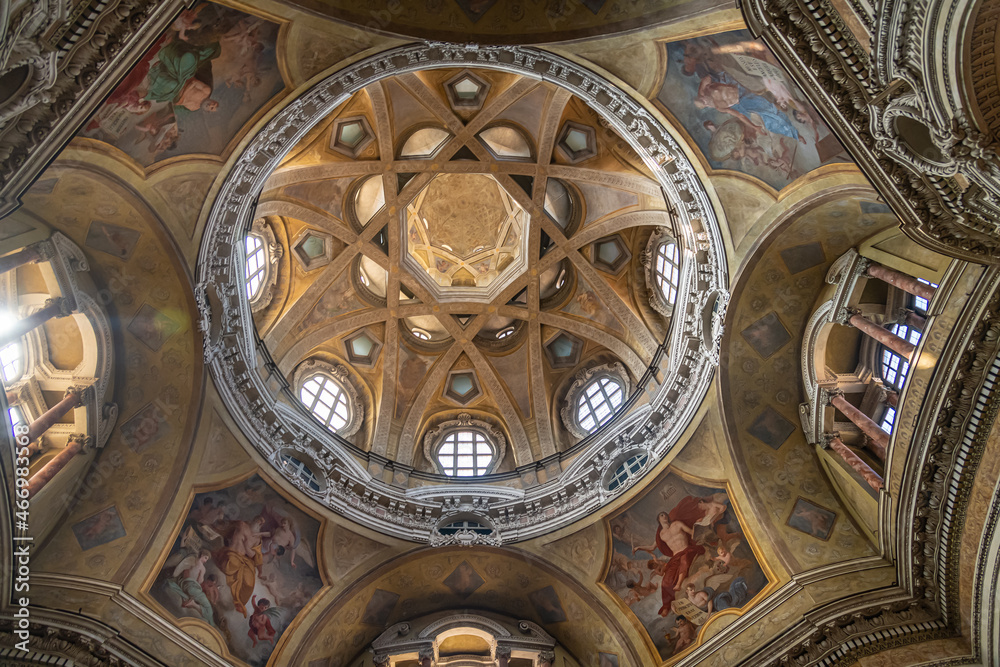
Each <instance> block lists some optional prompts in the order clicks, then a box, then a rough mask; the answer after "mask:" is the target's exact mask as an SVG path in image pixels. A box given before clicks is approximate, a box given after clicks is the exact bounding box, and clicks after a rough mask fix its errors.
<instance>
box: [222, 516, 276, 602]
mask: <svg viewBox="0 0 1000 667" xmlns="http://www.w3.org/2000/svg"><path fill="white" fill-rule="evenodd" d="M263 525H264V517H262V516H259V515H258V516H256V517H254V519H253V521H251V522H250V523H247V522H246V521H235V522H234V527H233V534H232V536H231V537H230V538H229V544H228V546H226V547H225V548H224V549H222V550H221V551H219V552H218V553H217V554H216V556H215V562H216V564H217V565H218V566H219V569H220V570H222V573H223V574H225V575H226V582H227V583H228V584H229V589H230V591H232V594H233V607H234V608H235V609H236V611H238V612H240V613H241V614H243V617H244V618H246V615H247V603H248V602H249V601H250V596H251V595H252V594H253V587H254V584H255V583H256V582H257V576H259V575H261V574H263V566H264V555H263V553H262V551H261V548H262V547H261V545H262V542H263V539H264V537H269V536H270V533H264V532H262V530H261V528H262V526H263Z"/></svg>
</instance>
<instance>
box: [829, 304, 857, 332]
mask: <svg viewBox="0 0 1000 667" xmlns="http://www.w3.org/2000/svg"><path fill="white" fill-rule="evenodd" d="M860 314H861V310H860V309H858V308H851V307H849V306H844V307H843V308H841V309H839V310H838V311H837V313H836V315H834V317H833V323H834V324H842V325H844V326H845V327H853V326H854V325H853V324H852V323H851V318H852V317H854V316H855V315H860Z"/></svg>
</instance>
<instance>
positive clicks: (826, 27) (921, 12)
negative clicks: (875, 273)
mask: <svg viewBox="0 0 1000 667" xmlns="http://www.w3.org/2000/svg"><path fill="white" fill-rule="evenodd" d="M976 6H977V3H971V2H961V1H960V0H890V1H889V2H887V3H885V4H884V5H880V7H879V21H878V23H877V26H876V29H875V31H874V39H873V52H872V54H869V53H867V51H866V50H865V49H864V48H862V47H861V45H860V43H859V42H858V41H857V40H856V39H855V38H854V36H853V35H852V34H851V32H850V30H849V29H848V28H847V26H846V24H845V22H844V20H843V19H842V18H841V16H840V15H839V14H838V12H837V10H836V9H834V6H833V2H832V0H747V2H745V3H743V5H742V7H743V13H744V17H745V18H746V21H747V25H748V26H749V27H750V29H751V31H753V32H754V33H755V34H756V35H759V36H760V37H761V38H762V39H763V40H764V42H765V43H766V44H767V45H768V46H769V47H770V48H771V50H772V51H773V52H774V53H775V56H776V57H777V58H778V59H779V61H781V63H782V64H783V65H785V67H786V68H787V69H788V70H789V71H790V72H791V74H792V76H793V77H794V78H795V79H796V81H797V82H798V83H799V84H800V85H801V86H802V88H803V89H804V90H805V92H806V95H807V96H808V97H809V99H810V100H811V101H812V102H813V103H814V104H815V105H816V107H817V108H818V109H819V111H820V113H821V115H822V116H823V117H824V118H826V119H827V121H828V122H829V124H830V127H831V129H832V130H833V131H834V132H835V133H836V134H837V135H838V137H839V138H840V140H841V141H842V142H843V143H844V144H845V146H846V147H847V148H848V150H849V151H850V153H851V154H852V155H853V156H854V157H855V159H856V160H857V162H858V166H859V167H861V168H862V170H863V171H864V172H865V174H866V175H867V176H868V178H870V179H872V181H873V182H874V184H875V186H876V187H877V188H878V190H879V191H880V192H881V193H882V195H883V196H884V197H886V200H887V202H888V203H889V204H890V205H891V206H892V208H893V209H894V210H895V212H896V213H897V214H898V215H899V217H900V220H901V222H902V226H901V227H902V230H903V231H904V232H905V233H906V234H907V235H908V236H910V237H911V238H913V239H914V240H916V241H918V242H920V243H922V244H924V245H926V246H928V247H930V248H932V249H934V250H936V251H938V252H941V253H944V254H946V255H949V256H952V257H957V258H959V259H965V260H969V261H973V262H979V263H997V262H1000V224H998V222H997V220H998V219H1000V160H998V159H997V155H996V152H995V150H994V148H993V146H994V142H993V140H992V137H991V135H990V130H989V128H979V127H978V126H977V125H976V122H975V121H974V120H973V119H972V116H973V115H974V113H973V112H972V110H971V109H969V108H967V103H966V101H965V99H964V96H963V95H962V93H961V92H960V86H959V85H957V84H955V83H953V82H952V80H951V79H952V77H954V76H955V73H956V72H959V71H960V68H961V63H959V62H957V61H956V60H957V59H958V58H960V57H964V56H960V55H959V54H964V53H965V48H964V47H965V42H964V39H965V34H966V32H967V31H966V26H967V25H969V23H970V19H971V17H970V15H969V14H970V12H972V11H973V9H974V7H976ZM919 35H935V39H923V38H918V37H915V36H919ZM940 82H944V84H945V85H941V84H940Z"/></svg>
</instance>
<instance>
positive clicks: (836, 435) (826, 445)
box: [819, 431, 840, 449]
mask: <svg viewBox="0 0 1000 667" xmlns="http://www.w3.org/2000/svg"><path fill="white" fill-rule="evenodd" d="M834 440H840V431H833V432H832V433H824V434H823V438H822V440H820V443H819V446H820V447H822V448H823V449H830V443H831V442H833V441H834Z"/></svg>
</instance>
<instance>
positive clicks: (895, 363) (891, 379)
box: [882, 324, 920, 391]
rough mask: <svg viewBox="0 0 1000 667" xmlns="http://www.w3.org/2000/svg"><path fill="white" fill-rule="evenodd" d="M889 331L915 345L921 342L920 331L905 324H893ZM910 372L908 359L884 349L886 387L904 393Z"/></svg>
mask: <svg viewBox="0 0 1000 667" xmlns="http://www.w3.org/2000/svg"><path fill="white" fill-rule="evenodd" d="M889 331H891V332H892V333H894V334H896V335H897V336H899V337H900V338H902V339H903V340H907V341H909V342H911V343H913V344H914V345H916V344H917V343H919V342H920V330H919V329H914V328H913V327H909V326H907V325H905V324H893V325H892V326H891V327H889ZM909 370H910V363H909V362H908V361H907V360H906V359H904V358H903V357H901V356H899V355H898V354H896V353H895V352H893V351H892V350H890V349H888V348H885V347H883V348H882V381H883V382H884V383H885V384H886V385H889V386H891V387H892V388H893V389H895V390H896V391H902V390H903V383H905V382H906V374H907V373H908V372H909Z"/></svg>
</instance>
